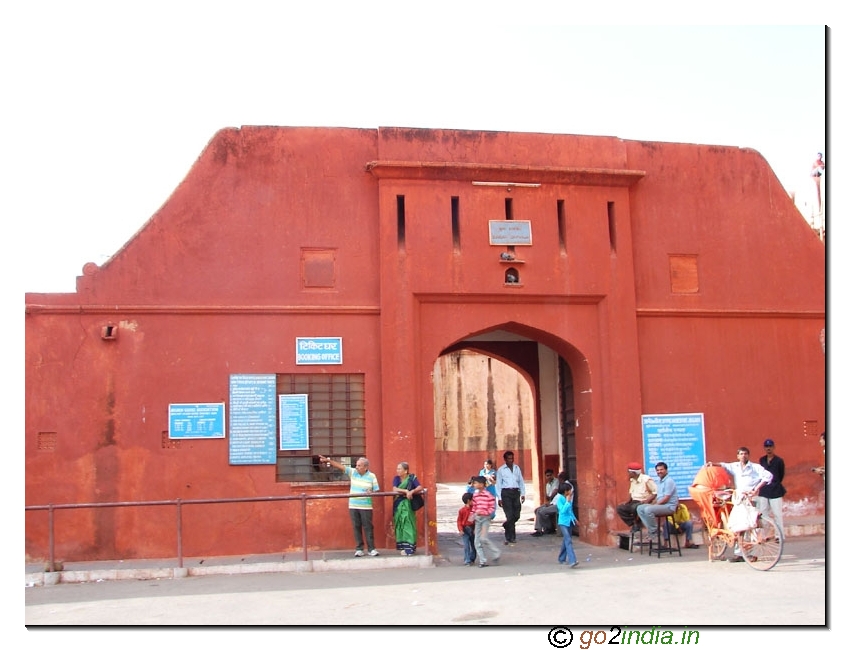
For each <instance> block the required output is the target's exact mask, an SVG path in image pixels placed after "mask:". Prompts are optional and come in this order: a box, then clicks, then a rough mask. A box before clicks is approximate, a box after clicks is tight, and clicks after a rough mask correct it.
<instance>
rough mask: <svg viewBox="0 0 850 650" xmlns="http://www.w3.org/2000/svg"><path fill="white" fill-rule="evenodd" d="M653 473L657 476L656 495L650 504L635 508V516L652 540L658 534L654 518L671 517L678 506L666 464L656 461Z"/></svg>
mask: <svg viewBox="0 0 850 650" xmlns="http://www.w3.org/2000/svg"><path fill="white" fill-rule="evenodd" d="M655 473H656V474H658V481H657V482H656V487H657V488H658V493H657V494H656V495H655V501H653V502H652V503H642V504H641V505H639V506H638V507H637V516H638V517H640V520H641V521H642V522H643V525H644V526H646V532H647V533H648V534H649V538H650V539H652V538H653V537H655V536H656V535H657V534H658V520H657V519H656V517H658V516H659V515H660V516H665V517H666V516H668V515H672V514H673V513H674V512H676V506H678V505H679V496H678V495H677V494H676V483H675V482H674V481H673V479H672V478H670V476H668V474H667V463H665V462H664V461H658V462H657V463H656V464H655Z"/></svg>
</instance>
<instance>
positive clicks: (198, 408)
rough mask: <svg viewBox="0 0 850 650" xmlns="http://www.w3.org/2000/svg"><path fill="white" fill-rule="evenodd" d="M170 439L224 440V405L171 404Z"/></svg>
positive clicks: (169, 413)
mask: <svg viewBox="0 0 850 650" xmlns="http://www.w3.org/2000/svg"><path fill="white" fill-rule="evenodd" d="M168 437H169V438H176V439H183V438H224V404H223V403H221V404H169V405H168Z"/></svg>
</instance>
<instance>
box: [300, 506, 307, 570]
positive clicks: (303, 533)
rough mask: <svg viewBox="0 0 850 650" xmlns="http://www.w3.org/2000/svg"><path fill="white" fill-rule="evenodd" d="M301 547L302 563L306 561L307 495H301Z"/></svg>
mask: <svg viewBox="0 0 850 650" xmlns="http://www.w3.org/2000/svg"><path fill="white" fill-rule="evenodd" d="M301 546H302V548H303V549H304V561H305V562H306V561H307V495H306V494H305V493H304V492H302V493H301Z"/></svg>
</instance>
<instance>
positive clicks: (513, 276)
mask: <svg viewBox="0 0 850 650" xmlns="http://www.w3.org/2000/svg"><path fill="white" fill-rule="evenodd" d="M505 284H510V285H518V284H519V271H517V270H516V268H514V267H513V266H511V267H509V268H507V269H505Z"/></svg>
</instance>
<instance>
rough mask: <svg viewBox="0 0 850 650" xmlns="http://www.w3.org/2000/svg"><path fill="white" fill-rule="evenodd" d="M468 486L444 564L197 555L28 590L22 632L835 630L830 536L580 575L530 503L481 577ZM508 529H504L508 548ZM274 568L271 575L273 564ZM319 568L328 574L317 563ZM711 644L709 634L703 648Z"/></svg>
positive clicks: (391, 558) (447, 491)
mask: <svg viewBox="0 0 850 650" xmlns="http://www.w3.org/2000/svg"><path fill="white" fill-rule="evenodd" d="M461 489H462V486H441V490H442V491H443V493H444V495H443V496H444V497H445V496H447V495H449V496H450V498H448V499H447V500H446V501H447V503H446V504H445V505H444V504H443V499H440V502H441V504H440V508H439V509H438V516H437V519H438V530H439V533H438V534H439V537H440V551H441V555H440V556H438V557H426V556H418V557H413V558H402V557H400V556H396V555H395V554H394V553H392V554H390V552H389V551H387V552H386V553H385V554H384V555H382V556H381V557H379V558H368V557H367V558H353V557H351V554H350V553H348V552H346V553H341V554H339V557H331V556H326V557H324V558H315V559H311V560H310V563H311V565H312V566H311V567H310V568H309V569H307V568H306V567H304V570H292V569H293V567H295V566H297V565H298V563H299V562H300V560H298V559H290V560H286V559H281V558H279V557H277V558H270V557H267V556H258V557H246V558H218V559H216V558H208V559H206V560H205V561H204V562H203V563H202V564H201V563H200V562H201V560H200V559H197V558H196V559H193V560H191V561H187V569H198V570H199V571H200V570H205V571H207V573H206V574H202V573H192V574H190V575H189V576H188V577H185V578H173V579H172V578H167V577H166V578H162V577H159V578H158V577H151V576H150V575H146V574H145V573H144V571H149V570H151V567H137V568H136V567H125V569H124V570H125V571H137V573H136V575H137V576H140V577H137V578H135V579H125V580H113V579H102V578H101V579H95V581H92V582H77V583H73V582H71V583H64V582H63V583H59V584H54V585H51V584H46V585H43V586H28V587H26V588H25V596H26V598H25V600H26V605H25V624H26V625H27V626H45V625H46V626H54V625H60V626H67V625H86V626H90V625H134V626H135V625H157V626H162V625H192V626H208V625H251V626H264V625H293V626H327V625H332V626H336V625H345V626H351V625H407V626H447V625H448V626H451V625H487V626H505V625H507V626H516V625H530V626H546V629H548V628H551V627H552V626H553V625H558V624H565V625H566V624H572V625H571V627H572V628H573V629H574V630H575V629H577V625H578V624H581V625H583V626H597V627H598V628H599V629H606V630H607V629H610V628H611V626H621V627H622V626H631V627H632V628H633V629H634V628H636V627H639V626H646V625H659V626H667V627H671V626H688V627H689V629H694V628H695V627H701V626H716V625H724V626H729V625H732V626H734V625H755V626H765V625H766V626H775V625H792V626H823V625H825V624H826V621H827V607H826V544H825V541H826V540H825V536H824V535H814V536H800V537H789V539H788V540H787V542H786V549H785V552H784V554H783V559H782V560H781V562H780V563H779V564H778V565H777V566H776V567H774V568H773V569H772V570H770V571H766V572H760V571H755V570H753V569H751V568H750V567H749V566H748V565H746V564H743V563H741V564H730V563H728V562H708V560H707V552H706V551H705V548H704V547H703V548H701V549H699V550H683V552H682V557H678V556H673V557H664V558H661V559H659V558H657V557H649V556H648V555H640V554H638V553H634V554H632V553H629V552H628V551H624V550H620V549H619V548H614V547H608V548H600V547H594V546H590V545H588V544H585V543H583V542H581V541H579V540H576V542H575V546H576V551H577V553H578V556H579V560H580V562H581V565H580V567H579V568H578V569H569V568H561V567H560V566H559V565H558V564H557V562H556V556H557V550H558V546H559V545H560V537H558V536H557V535H548V536H544V537H540V538H533V537H531V536H530V533H531V532H532V524H531V521H529V518H530V514H531V508H530V507H529V508H528V509H527V512H525V513H524V516H523V520H522V521H521V522H520V525H519V527H518V543H517V545H516V546H510V547H505V546H502V549H503V550H504V554H503V559H502V561H501V562H500V564H499V565H498V566H491V567H488V568H486V569H479V568H477V567H464V566H463V563H462V560H463V557H462V555H463V549H462V546H461V544H460V541H459V538H458V536H457V534H456V533H453V532H451V530H452V529H453V528H454V517H455V513H456V511H457V507H456V505H455V502H459V493H460V490H461ZM455 491H457V494H454V493H455ZM499 521H500V519H498V518H497V520H496V524H497V525H496V526H495V527H494V529H493V530H494V532H495V538H496V539H498V540H499V541H501V539H502V537H501V534H500V533H501V529H500V528H499V527H498V523H499ZM171 562H172V565H171V569H170V570H173V560H172V561H171ZM123 564H131V563H123ZM190 564H192V565H193V566H191V567H189V565H190ZM270 564H271V565H274V567H273V568H271V570H266V569H269V566H267V565H270ZM321 565H323V566H324V568H323V569H322V568H319V569H317V568H316V566H321ZM284 567H288V569H287V568H284ZM66 569H68V567H66ZM255 569H260V570H262V572H256V573H255V572H252V571H253V570H255ZM87 570H93V569H91V568H90V567H89V568H88V569H87ZM97 570H107V569H105V568H102V567H101V568H99V569H97ZM64 573H68V571H67V570H66V571H65V572H64ZM37 575H38V574H36V573H28V574H27V578H28V580H29V581H28V582H27V584H28V585H31V584H32V585H35V584H36V578H35V576H37ZM93 575H94V574H89V577H92V576H93ZM129 575H130V574H128V576H127V577H129ZM98 580H99V581H98ZM742 594H746V595H745V596H742ZM553 603H554V606H553ZM37 629H40V628H37ZM542 629H543V628H542V627H541V628H540V630H542ZM762 631H763V630H762ZM709 632H711V633H712V634H715V631H713V630H709V631H704V635H707V634H709ZM717 632H718V633H719V631H717ZM537 637H539V639H538V641H539V642H540V645H537V646H536V647H541V646H542V645H543V644H545V645H546V647H551V645H550V644H549V643H548V642H546V640H545V636H544V635H543V634H541V633H540V632H539V630H538V633H537V634H536V636H535V637H534V638H537ZM716 638H718V639H719V638H720V636H719V634H717V637H716ZM753 640H755V638H754V639H753ZM758 640H759V641H760V642H761V641H763V639H762V638H761V637H758ZM323 641H324V637H323ZM389 642H395V641H393V640H390V641H389ZM705 642H706V639H705V638H703V640H701V641H700V644H701V645H705V644H706V643H705Z"/></svg>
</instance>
